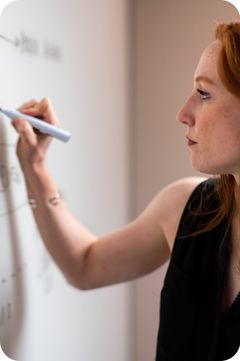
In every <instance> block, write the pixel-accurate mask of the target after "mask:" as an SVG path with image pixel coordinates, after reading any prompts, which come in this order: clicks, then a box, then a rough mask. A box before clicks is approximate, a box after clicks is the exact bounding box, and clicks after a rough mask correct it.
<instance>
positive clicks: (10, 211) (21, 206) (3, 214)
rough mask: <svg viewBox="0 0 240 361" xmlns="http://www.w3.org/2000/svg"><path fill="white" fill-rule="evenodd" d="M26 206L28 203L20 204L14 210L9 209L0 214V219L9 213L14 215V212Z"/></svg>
mask: <svg viewBox="0 0 240 361" xmlns="http://www.w3.org/2000/svg"><path fill="white" fill-rule="evenodd" d="M26 206H28V202H26V203H22V204H20V205H19V206H17V207H15V208H10V209H9V210H8V211H7V212H4V213H0V218H1V217H5V216H7V215H9V214H11V213H14V212H16V211H18V210H19V209H21V208H24V207H26Z"/></svg>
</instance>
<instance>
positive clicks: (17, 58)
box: [0, 0, 134, 361]
mask: <svg viewBox="0 0 240 361" xmlns="http://www.w3.org/2000/svg"><path fill="white" fill-rule="evenodd" d="M126 4H127V2H126V1H112V0H111V1H110V0H109V1H105V0H103V1H100V2H99V1H91V2H89V1H75V0H68V1H67V0H66V1H63V0H52V1H47V0H41V1H39V0H38V1H37V0H17V1H16V2H14V3H12V4H10V5H9V6H8V7H7V8H6V10H5V11H4V12H3V14H2V16H1V18H0V54H1V55H0V64H1V67H0V84H1V92H0V106H2V107H5V108H10V109H13V108H16V107H18V106H19V105H20V104H22V103H23V102H25V101H26V100H29V99H32V98H36V99H41V98H42V97H44V96H48V97H50V98H51V99H52V101H53V103H54V106H55V108H56V110H57V113H58V115H59V117H60V119H61V125H62V127H63V128H65V129H67V130H69V131H71V132H72V134H73V137H72V140H71V141H70V143H68V144H64V143H61V142H59V141H54V142H53V145H52V147H51V149H50V151H49V154H48V159H47V162H48V167H49V170H50V172H51V174H52V176H53V177H54V179H55V181H56V183H57V184H58V186H59V189H60V191H61V192H62V194H63V196H64V198H65V200H66V202H67V204H68V205H69V207H70V209H71V210H72V212H73V213H74V214H75V215H76V216H77V217H78V218H79V219H81V220H82V221H83V223H84V224H85V225H87V226H88V227H90V228H91V230H92V231H93V232H95V233H96V234H99V235H100V234H103V233H106V232H108V231H110V230H112V229H114V228H116V227H118V226H121V225H122V224H124V223H125V222H126V221H128V218H129V198H128V195H129V192H128V191H129V168H128V152H129V148H128V130H129V129H128V99H127V94H128V93H127V92H128V78H127V75H128V74H127V71H128V63H127V49H128V43H127V32H126V31H127V30H126V7H127V5H126ZM16 140H17V135H16V133H15V131H14V129H13V128H12V127H11V124H10V121H9V120H8V119H7V118H5V117H4V116H1V117H0V240H1V242H0V343H1V346H2V348H3V350H4V352H5V353H6V354H7V355H8V356H9V357H11V358H13V359H16V360H17V361H40V360H41V361H42V360H45V361H66V360H71V361H75V360H76V361H78V360H84V361H94V360H98V361H99V360H104V361H107V360H109V361H110V360H111V361H112V360H114V361H118V360H119V361H120V360H121V361H123V360H124V361H127V360H129V361H130V360H131V361H132V360H133V359H134V356H133V354H134V350H133V330H134V326H133V315H132V314H133V313H132V291H131V285H119V286H114V287H109V288H104V289H101V290H94V291H89V292H82V291H79V290H76V289H73V288H72V287H71V286H69V285H68V284H67V282H66V280H65V279H64V277H63V275H62V274H61V272H60V271H59V270H58V269H57V267H56V266H55V265H54V263H53V262H52V260H51V257H50V256H49V254H48V253H47V251H46V249H45V247H44V246H43V242H42V240H41V238H40V235H39V232H38V230H37V228H36V226H35V223H34V220H33V217H32V213H31V210H30V208H29V206H28V201H27V195H26V191H25V185H24V179H23V174H22V173H21V170H20V167H19V164H18V160H17V158H16V155H15V144H16ZM116 203H117V204H118V207H116ZM103 206H104V211H103ZM116 208H117V209H116Z"/></svg>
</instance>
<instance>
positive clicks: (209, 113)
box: [177, 40, 240, 175]
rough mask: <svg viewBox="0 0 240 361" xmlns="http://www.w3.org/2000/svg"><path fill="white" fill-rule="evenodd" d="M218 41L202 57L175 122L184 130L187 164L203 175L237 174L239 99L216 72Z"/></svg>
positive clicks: (239, 162)
mask: <svg viewBox="0 0 240 361" xmlns="http://www.w3.org/2000/svg"><path fill="white" fill-rule="evenodd" d="M220 50H221V42H220V40H215V41H214V42H212V43H211V44H210V45H209V46H208V47H207V48H206V49H205V50H204V51H203V53H202V56H201V58H200V60H199V63H198V65H197V68H196V71H195V74H194V86H193V91H192V94H191V95H190V97H189V98H188V99H187V100H186V102H185V103H184V105H183V106H182V108H181V109H180V111H179V113H178V115H177V118H178V120H179V121H180V122H181V123H183V124H185V125H186V126H187V133H186V135H187V137H188V145H189V148H190V154H191V163H192V166H193V168H195V169H196V170H198V171H200V172H203V173H207V174H234V175H236V174H239V173H240V98H238V97H237V96H235V95H233V94H232V93H230V92H229V91H228V90H227V89H226V87H225V86H224V85H223V83H222V81H221V79H220V76H219V74H218V70H217V64H218V56H219V53H220Z"/></svg>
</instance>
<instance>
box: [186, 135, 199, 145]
mask: <svg viewBox="0 0 240 361" xmlns="http://www.w3.org/2000/svg"><path fill="white" fill-rule="evenodd" d="M186 138H187V140H188V145H194V144H197V142H195V141H194V140H193V139H191V138H189V137H186Z"/></svg>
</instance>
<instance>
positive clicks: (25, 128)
mask: <svg viewBox="0 0 240 361" xmlns="http://www.w3.org/2000/svg"><path fill="white" fill-rule="evenodd" d="M12 124H13V126H14V128H15V129H16V131H17V132H18V134H19V135H20V137H21V139H22V140H23V141H24V142H25V143H26V144H28V145H29V146H35V145H36V144H37V135H36V134H35V133H34V131H33V128H32V126H31V125H30V124H29V123H28V122H27V121H26V120H24V119H22V118H17V119H15V120H14V121H13V122H12Z"/></svg>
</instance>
